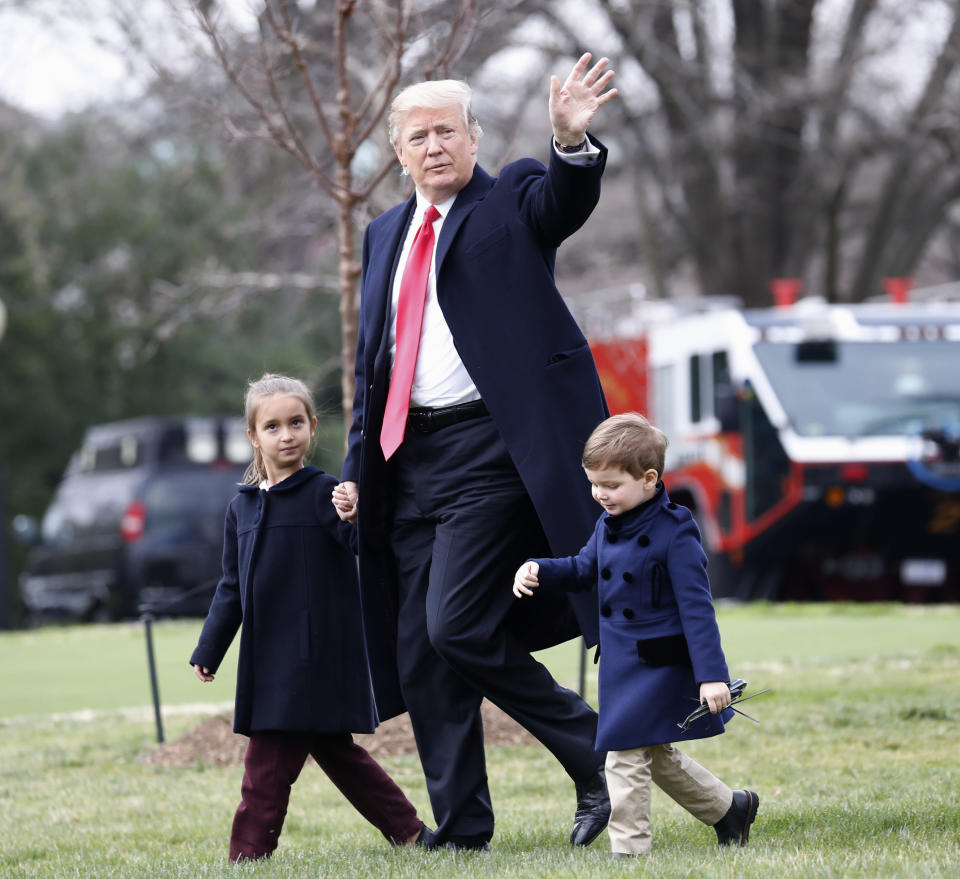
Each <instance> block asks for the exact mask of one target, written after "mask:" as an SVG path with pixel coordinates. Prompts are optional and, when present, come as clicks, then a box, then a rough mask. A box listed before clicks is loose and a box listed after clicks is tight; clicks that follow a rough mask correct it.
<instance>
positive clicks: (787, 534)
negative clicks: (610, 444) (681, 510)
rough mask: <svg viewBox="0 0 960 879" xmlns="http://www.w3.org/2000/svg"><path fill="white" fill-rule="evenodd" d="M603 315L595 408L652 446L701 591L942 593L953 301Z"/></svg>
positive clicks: (724, 306) (789, 595) (957, 490)
mask: <svg viewBox="0 0 960 879" xmlns="http://www.w3.org/2000/svg"><path fill="white" fill-rule="evenodd" d="M920 292H921V291H916V293H920ZM608 306H609V302H607V303H601V306H600V307H599V309H597V311H598V312H599V313H600V314H603V315H604V316H605V319H604V320H597V319H596V315H591V314H589V313H587V314H581V315H579V317H580V319H581V321H582V322H583V323H582V325H583V326H585V327H586V329H587V333H588V336H589V337H590V339H591V347H592V349H593V353H594V357H595V359H596V362H597V367H598V369H599V372H600V376H601V380H602V382H603V386H604V389H605V391H606V394H607V400H608V402H609V404H610V409H611V411H612V412H624V411H639V412H642V413H644V414H646V415H647V416H648V417H649V418H650V420H651V421H652V422H653V423H655V424H657V425H658V426H659V427H661V428H662V429H663V430H664V431H666V433H667V435H668V437H669V438H670V446H669V448H668V452H667V466H666V473H665V476H664V481H665V483H666V485H667V488H668V490H669V492H670V495H671V498H672V499H673V500H675V501H677V502H678V503H682V504H684V505H686V506H688V507H689V508H690V509H691V510H692V511H693V513H694V515H695V516H696V518H697V521H698V523H699V524H700V529H701V532H702V534H703V540H704V545H705V547H706V549H707V551H708V555H709V558H710V575H711V584H712V588H713V591H714V595H715V597H732V598H741V599H758V598H769V599H777V600H793V599H797V600H823V599H851V600H900V601H915V602H926V601H958V600H960V451H958V450H960V301H957V300H954V301H949V300H947V301H915V300H914V301H911V302H907V303H903V304H895V303H865V304H859V305H828V304H826V303H824V302H823V301H820V300H816V299H812V298H807V299H801V300H799V301H798V302H796V303H795V304H792V305H788V306H784V307H775V308H768V309H756V310H744V309H740V308H738V307H736V306H735V305H733V304H731V303H729V302H723V301H720V300H700V301H698V302H697V303H696V304H689V305H684V304H678V303H676V302H661V301H646V300H643V299H642V298H641V299H637V300H636V301H634V302H633V303H632V304H630V305H628V306H627V307H625V308H624V307H622V303H621V308H620V309H619V310H618V309H611V308H609V307H608ZM611 317H612V319H611Z"/></svg>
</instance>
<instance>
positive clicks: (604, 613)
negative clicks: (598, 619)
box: [600, 604, 613, 617]
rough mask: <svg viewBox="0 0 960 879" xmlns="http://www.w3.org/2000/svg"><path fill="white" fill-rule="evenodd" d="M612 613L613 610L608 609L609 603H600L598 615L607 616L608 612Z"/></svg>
mask: <svg viewBox="0 0 960 879" xmlns="http://www.w3.org/2000/svg"><path fill="white" fill-rule="evenodd" d="M612 613H613V611H612V610H610V605H609V604H604V605H601V606H600V616H602V617H608V616H610V614H612Z"/></svg>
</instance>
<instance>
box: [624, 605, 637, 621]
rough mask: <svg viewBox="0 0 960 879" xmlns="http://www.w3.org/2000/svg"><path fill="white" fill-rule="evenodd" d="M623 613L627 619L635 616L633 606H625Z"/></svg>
mask: <svg viewBox="0 0 960 879" xmlns="http://www.w3.org/2000/svg"><path fill="white" fill-rule="evenodd" d="M623 615H624V617H625V618H626V619H628V620H632V619H633V618H634V617H635V616H636V614H635V613H634V612H633V608H630V607H625V608H624V609H623Z"/></svg>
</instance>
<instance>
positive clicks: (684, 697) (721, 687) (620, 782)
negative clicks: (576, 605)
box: [513, 413, 760, 858]
mask: <svg viewBox="0 0 960 879" xmlns="http://www.w3.org/2000/svg"><path fill="white" fill-rule="evenodd" d="M666 448H667V438H666V436H665V435H664V434H663V432H662V431H660V430H658V429H657V428H656V427H654V426H653V425H651V424H650V423H649V422H648V421H647V419H646V418H644V417H643V416H642V415H637V414H635V413H628V414H625V415H615V416H613V417H612V418H608V419H607V420H606V421H604V422H603V423H602V424H600V425H599V427H597V428H596V430H594V432H593V433H592V434H591V435H590V438H589V439H588V440H587V444H586V447H585V448H584V452H583V462H582V463H583V468H584V470H585V471H586V474H587V478H588V479H589V480H590V483H591V485H592V486H593V497H594V499H595V500H596V501H597V503H599V504H600V506H602V507H603V509H604V513H603V515H601V516H600V519H599V520H598V521H597V525H596V528H595V529H594V532H593V536H592V537H591V538H590V540H589V542H588V543H587V545H586V546H584V547H583V549H581V550H580V553H579V555H576V556H572V557H570V558H562V559H534V560H532V561H528V562H525V563H524V564H523V565H522V566H521V567H520V570H518V571H517V574H516V577H515V579H514V584H513V592H514V594H515V595H516V596H517V597H518V598H522V597H524V596H529V595H533V594H534V590H535V589H537V588H541V589H544V590H555V591H556V590H559V591H567V592H578V591H588V590H590V589H592V588H593V586H594V584H598V587H599V588H598V593H599V600H600V657H601V658H600V712H599V714H600V721H599V726H598V729H597V749H598V750H601V749H602V750H606V751H608V754H607V761H606V777H607V786H608V789H609V792H610V804H611V814H610V824H609V826H608V833H609V836H610V843H611V847H612V849H613V855H612V857H614V858H625V857H631V856H635V855H642V854H647V853H649V851H650V844H651V835H650V782H651V780H652V781H654V782H655V783H656V784H657V785H658V786H659V787H660V788H662V789H663V790H664V791H665V792H666V793H667V794H668V795H669V796H671V797H673V799H674V800H676V801H677V802H678V803H679V804H680V805H681V806H683V807H684V808H685V809H686V810H687V811H689V812H690V813H691V814H692V815H693V816H694V817H696V818H699V819H700V820H701V821H702V822H703V823H704V824H709V825H711V826H713V828H714V830H716V833H717V840H718V842H719V844H720V845H729V844H731V843H736V844H738V845H745V844H746V842H747V839H748V837H749V835H750V825H751V824H752V823H753V820H754V818H755V817H756V814H757V808H758V806H759V804H760V798H759V797H758V796H757V795H756V794H755V793H753V791H748V790H742V791H732V790H731V789H730V788H729V787H727V785H726V784H724V783H723V782H722V781H720V779H718V778H716V777H715V776H714V775H713V774H712V773H710V772H708V771H707V770H706V769H704V768H703V767H702V766H700V765H698V764H697V763H696V762H694V761H693V760H691V759H690V758H689V757H687V756H686V755H684V754H683V753H681V752H680V751H678V750H677V749H676V748H674V747H673V745H672V744H670V743H671V742H672V741H673V740H674V739H676V738H677V737H678V733H679V729H678V724H679V723H680V722H681V721H682V720H683V719H684V718H685V717H686V716H687V715H688V714H689V713H690V712H691V710H692V709H693V708H695V707H696V705H697V704H698V703H700V702H705V703H706V704H707V705H708V707H709V709H710V712H711V713H710V714H709V715H706V716H704V717H702V718H700V719H698V720H696V721H694V722H693V723H692V724H691V725H690V726H689V728H688V729H687V732H686V733H679V734H680V735H683V736H685V737H686V738H706V737H708V736H714V735H717V734H719V733H722V732H723V725H724V721H727V720H729V719H730V718H731V717H732V716H733V712H732V711H731V710H729V705H730V700H731V697H730V689H729V687H728V686H727V683H726V682H727V681H729V674H728V672H727V664H726V660H725V659H724V656H723V650H722V649H721V647H720V632H719V629H718V627H717V620H716V616H715V614H714V608H713V601H712V597H711V595H710V583H709V581H708V579H707V569H706V568H707V560H706V556H705V555H704V552H703V547H702V546H701V545H700V532H699V531H698V529H697V526H696V523H695V522H694V521H693V517H692V516H691V515H690V511H689V510H687V509H686V508H685V507H681V506H678V505H677V504H675V503H671V501H670V499H669V498H668V497H667V493H666V491H665V490H664V487H663V483H661V482H660V477H661V476H662V474H663V462H664V455H665V452H666Z"/></svg>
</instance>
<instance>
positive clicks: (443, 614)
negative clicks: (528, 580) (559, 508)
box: [392, 416, 605, 843]
mask: <svg viewBox="0 0 960 879" xmlns="http://www.w3.org/2000/svg"><path fill="white" fill-rule="evenodd" d="M395 457H396V471H395V472H396V477H395V478H396V489H397V494H396V508H395V515H394V526H393V532H392V541H393V550H394V554H395V556H396V564H397V574H398V581H399V589H400V592H399V602H400V606H399V616H398V650H397V653H398V665H399V671H400V683H401V686H402V688H403V695H404V699H405V701H406V704H407V708H408V710H409V712H410V719H411V721H412V725H413V730H414V734H415V736H416V740H417V749H418V751H419V753H420V760H421V762H422V764H423V769H424V774H425V776H426V782H427V789H428V791H429V794H430V801H431V804H432V806H433V812H434V817H435V818H436V821H437V837H438V839H439V840H441V841H444V840H453V841H458V842H464V843H477V842H485V841H487V840H489V839H490V837H491V836H492V835H493V808H492V806H491V802H490V793H489V790H488V787H487V776H486V763H485V759H484V751H483V726H482V723H481V718H480V703H481V700H482V698H483V697H486V698H488V699H489V700H490V701H491V702H493V703H494V704H495V705H497V706H499V707H500V708H501V709H503V711H505V712H506V713H507V714H508V715H510V716H511V717H512V718H513V719H514V720H516V721H517V722H518V723H520V724H521V725H522V726H524V727H525V728H526V729H527V730H529V731H530V732H531V733H532V734H533V735H534V736H536V738H538V739H539V740H540V741H541V742H543V744H544V745H545V746H546V747H547V748H548V749H549V750H550V751H551V752H552V753H553V754H554V756H556V758H557V759H558V760H559V761H560V763H561V765H562V766H563V768H564V769H565V770H566V771H567V773H568V774H569V775H570V777H571V778H573V779H574V781H583V780H586V779H588V778H590V777H591V776H592V775H593V774H594V773H595V772H596V771H597V769H599V768H601V767H602V765H603V761H604V757H605V755H604V753H602V752H597V751H596V750H595V748H594V741H595V737H596V731H597V716H596V714H595V713H594V711H593V710H592V709H591V708H590V707H589V706H588V705H587V704H586V703H585V702H584V701H583V699H581V698H580V696H578V695H577V694H576V693H574V692H573V691H571V690H567V689H564V688H563V687H560V686H559V685H558V684H557V683H556V681H554V680H553V678H552V677H551V675H550V673H549V672H548V671H547V669H546V668H545V667H544V666H543V665H541V664H540V663H539V662H537V661H536V660H535V659H534V658H533V657H532V656H531V655H530V654H529V652H528V651H527V650H525V649H524V647H523V646H522V645H521V644H520V643H519V641H518V640H517V639H516V638H515V637H514V636H513V635H512V634H511V633H510V632H509V631H508V629H507V627H506V626H505V625H504V618H505V616H506V614H507V612H508V611H509V609H510V607H511V606H512V604H513V602H514V601H515V600H516V599H515V598H514V596H513V593H512V591H511V587H512V583H513V575H514V573H515V572H516V569H517V568H518V567H519V566H520V564H522V563H523V561H524V560H525V559H527V558H530V557H531V556H532V555H534V554H536V551H537V549H538V548H540V549H543V548H544V536H543V531H542V528H541V527H540V523H539V521H538V519H537V516H536V512H535V511H534V509H533V505H532V503H531V501H530V499H529V497H528V496H527V493H526V491H525V489H524V487H523V484H522V482H521V481H520V477H519V475H518V474H517V471H516V468H515V467H514V465H513V462H512V461H511V459H510V456H509V453H508V452H507V449H506V446H505V445H504V443H503V440H502V439H501V437H500V434H499V431H498V430H497V428H496V425H495V424H494V422H493V419H492V418H490V417H489V416H487V417H482V418H476V419H472V420H469V421H464V422H461V423H459V424H455V425H451V426H449V427H445V428H443V429H441V430H439V431H436V432H435V433H431V434H417V433H413V432H411V431H410V430H409V428H408V430H407V432H406V435H405V437H404V441H403V444H402V445H401V446H400V449H399V450H398V451H397V453H396V456H395ZM572 804H573V802H572V800H571V807H572Z"/></svg>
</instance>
